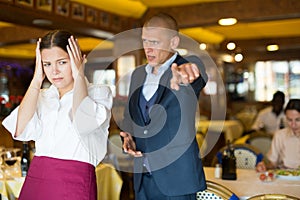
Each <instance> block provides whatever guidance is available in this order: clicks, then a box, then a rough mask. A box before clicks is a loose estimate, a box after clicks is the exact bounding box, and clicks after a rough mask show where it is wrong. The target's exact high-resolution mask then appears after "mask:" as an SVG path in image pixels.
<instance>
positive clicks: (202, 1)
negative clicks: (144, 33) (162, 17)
mask: <svg viewBox="0 0 300 200" xmlns="http://www.w3.org/2000/svg"><path fill="white" fill-rule="evenodd" d="M14 1H20V0H0V9H1V12H0V21H3V22H5V23H3V22H2V23H0V32H1V37H0V56H1V57H14V56H18V55H19V57H22V55H23V57H26V56H27V57H28V58H29V57H32V56H33V57H34V54H32V52H33V53H34V44H31V42H32V41H34V40H35V39H36V38H38V37H40V36H41V35H44V34H45V33H46V32H47V31H48V30H49V29H56V28H65V29H69V30H71V31H73V32H74V33H77V34H78V35H82V36H84V37H85V39H84V40H81V46H82V48H84V49H85V50H86V51H88V50H89V49H92V48H93V45H96V44H98V43H99V41H100V39H103V38H105V35H103V32H102V31H105V32H104V34H107V33H111V34H117V33H120V32H122V31H126V30H128V29H132V28H135V27H138V26H140V25H141V24H142V23H143V21H144V20H145V19H146V18H147V17H149V16H151V15H153V14H154V13H157V12H166V13H169V14H171V15H172V16H174V18H176V20H177V21H178V24H179V26H180V31H181V32H182V33H183V34H186V35H188V36H190V37H192V38H194V39H195V40H197V41H198V42H199V43H201V42H204V43H208V44H210V45H212V46H213V47H214V48H215V49H216V50H217V51H220V52H227V53H236V52H241V53H243V54H244V57H245V58H246V59H247V58H248V59H250V60H268V59H300V1H299V0H264V1H261V0H176V1H173V0H164V1H162V0H74V1H71V2H73V3H74V2H75V3H79V4H82V5H86V6H87V7H91V8H95V9H98V10H100V11H105V12H108V13H111V14H112V15H113V16H115V17H120V18H121V19H122V20H121V21H122V23H121V25H120V26H119V27H117V28H118V29H116V28H113V27H107V26H95V25H93V24H88V23H84V22H80V21H78V20H74V19H70V18H67V17H61V16H57V15H56V14H55V13H53V12H44V11H40V10H37V9H32V8H28V7H24V6H19V5H16V3H15V2H14ZM224 17H235V18H237V20H238V23H237V24H235V25H232V26H225V27H222V26H219V25H218V24H217V21H218V20H219V19H220V18H224ZM35 19H46V20H50V22H51V23H49V24H43V26H41V25H34V24H33V23H32V22H33V20H35ZM7 22H9V24H7ZM86 37H89V38H86ZM228 41H233V42H235V43H236V44H237V49H236V50H233V51H227V50H226V48H225V46H226V44H227V42H228ZM274 43H277V44H278V45H279V48H280V49H279V50H278V51H276V52H267V51H266V49H265V48H266V45H267V44H274ZM112 46H113V45H112V44H107V45H105V47H106V48H112ZM30 52H31V53H30Z"/></svg>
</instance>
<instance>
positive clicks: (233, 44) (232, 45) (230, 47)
mask: <svg viewBox="0 0 300 200" xmlns="http://www.w3.org/2000/svg"><path fill="white" fill-rule="evenodd" d="M226 47H227V49H228V50H234V49H235V47H236V45H235V43H234V42H229V43H228V44H227V46H226Z"/></svg>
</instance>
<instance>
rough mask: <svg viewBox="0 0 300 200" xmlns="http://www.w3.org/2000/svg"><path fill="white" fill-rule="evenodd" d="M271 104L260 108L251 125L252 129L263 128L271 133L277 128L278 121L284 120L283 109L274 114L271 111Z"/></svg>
mask: <svg viewBox="0 0 300 200" xmlns="http://www.w3.org/2000/svg"><path fill="white" fill-rule="evenodd" d="M272 109H273V108H272V106H269V107H267V108H264V109H262V110H261V111H260V112H259V113H258V115H257V117H256V119H255V122H254V123H253V125H252V129H254V130H259V129H261V128H264V129H265V130H266V132H267V133H269V134H271V135H273V134H274V133H275V131H277V130H278V129H279V126H280V121H281V120H284V121H285V115H284V113H283V111H282V112H281V113H280V114H279V115H278V116H276V114H275V113H274V112H273V111H272Z"/></svg>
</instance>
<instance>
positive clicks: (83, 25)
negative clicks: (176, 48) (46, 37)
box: [0, 1, 139, 39]
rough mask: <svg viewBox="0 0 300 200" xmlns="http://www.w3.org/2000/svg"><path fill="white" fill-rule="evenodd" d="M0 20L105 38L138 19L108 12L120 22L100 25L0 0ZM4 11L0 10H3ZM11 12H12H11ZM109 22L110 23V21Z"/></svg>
mask: <svg viewBox="0 0 300 200" xmlns="http://www.w3.org/2000/svg"><path fill="white" fill-rule="evenodd" d="M0 10H1V12H0V21H5V22H10V23H14V24H19V25H24V26H30V27H36V28H40V29H47V30H49V29H67V30H70V31H72V32H73V33H76V34H78V35H82V36H91V37H96V38H101V39H106V38H105V36H104V35H105V34H104V32H106V33H111V34H116V33H119V32H121V31H124V30H127V29H128V27H131V26H136V25H137V24H139V20H135V19H132V18H128V17H123V16H118V15H115V14H110V17H111V18H114V17H116V18H118V19H119V20H120V24H119V26H117V27H113V26H102V25H100V24H97V25H95V24H92V23H88V22H85V21H82V20H77V19H73V18H71V17H70V16H67V17H66V16H60V15H57V14H54V13H53V12H46V11H43V10H38V9H35V8H30V7H29V8H28V7H25V6H18V5H14V4H12V3H5V2H1V1H0ZM4 10H5V12H2V11H4ZM12 13H13V14H12ZM36 19H42V20H48V22H49V23H47V24H34V23H33V21H34V20H36ZM110 24H111V23H110Z"/></svg>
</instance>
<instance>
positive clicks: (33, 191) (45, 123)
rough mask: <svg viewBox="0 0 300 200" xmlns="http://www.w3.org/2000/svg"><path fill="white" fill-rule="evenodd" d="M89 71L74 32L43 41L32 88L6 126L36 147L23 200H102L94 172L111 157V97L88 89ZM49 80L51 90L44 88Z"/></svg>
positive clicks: (51, 35)
mask: <svg viewBox="0 0 300 200" xmlns="http://www.w3.org/2000/svg"><path fill="white" fill-rule="evenodd" d="M84 65H85V55H82V53H81V50H80V47H79V45H78V41H77V39H75V37H74V36H73V35H72V34H71V33H70V32H68V31H64V30H55V31H51V32H49V33H48V34H47V35H45V36H44V37H42V38H40V39H38V41H37V46H36V63H35V71H34V75H33V78H32V80H31V83H30V85H29V87H28V89H27V91H26V94H25V96H24V98H23V100H22V102H21V104H20V106H19V107H17V108H16V109H15V110H13V112H12V113H11V114H10V115H9V116H8V117H6V118H5V119H4V121H3V125H4V127H5V128H6V129H8V131H9V132H10V133H11V134H12V136H13V138H14V139H15V140H20V141H30V140H33V141H35V147H36V152H35V156H34V158H33V160H32V161H31V163H30V167H29V171H28V173H27V176H26V179H25V183H24V185H23V187H22V190H21V193H20V197H19V200H41V199H42V200H54V199H65V200H83V199H86V200H96V199H97V187H96V175H95V166H97V165H98V164H99V163H100V161H101V160H102V159H103V158H104V156H105V154H106V144H107V137H108V127H109V121H110V117H111V113H110V110H111V107H112V95H111V91H110V89H109V87H107V86H100V85H99V86H97V85H91V84H89V83H88V81H87V79H86V77H85V76H84ZM45 77H47V79H48V80H49V82H50V83H51V86H50V87H49V88H41V87H42V83H43V81H44V79H45Z"/></svg>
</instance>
